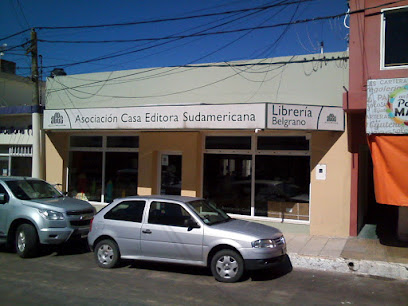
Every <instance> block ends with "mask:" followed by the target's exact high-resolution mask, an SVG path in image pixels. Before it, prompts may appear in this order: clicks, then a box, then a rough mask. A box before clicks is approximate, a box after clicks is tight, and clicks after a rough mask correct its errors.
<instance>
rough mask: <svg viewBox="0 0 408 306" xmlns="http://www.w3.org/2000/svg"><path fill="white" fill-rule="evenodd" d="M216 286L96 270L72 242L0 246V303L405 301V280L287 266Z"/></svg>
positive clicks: (181, 269) (206, 277) (144, 268)
mask: <svg viewBox="0 0 408 306" xmlns="http://www.w3.org/2000/svg"><path fill="white" fill-rule="evenodd" d="M291 270H292V269H291V266H290V262H289V261H288V262H287V263H286V264H284V265H282V266H280V267H278V269H277V270H276V272H275V273H274V272H271V271H268V272H266V273H257V274H253V275H249V276H248V277H247V278H246V279H244V280H243V281H242V282H240V283H235V284H223V283H219V282H217V281H215V280H214V278H213V277H212V276H211V275H210V274H209V272H208V271H207V270H206V269H202V268H195V267H185V266H175V265H162V264H154V263H142V262H125V263H124V264H123V265H122V266H121V267H119V268H117V269H113V270H104V269H101V268H98V267H97V266H96V264H95V262H94V259H93V254H92V253H90V252H88V251H87V249H86V247H84V246H83V245H79V244H73V245H67V246H65V247H64V248H58V249H51V250H48V251H46V252H44V254H43V255H42V256H41V257H38V258H34V259H25V260H23V259H20V258H19V257H18V256H17V255H16V254H13V253H8V252H6V251H5V250H4V248H1V249H0V284H1V285H0V297H1V305H16V304H18V305H45V304H48V305H68V304H69V305H72V304H77V305H93V304H94V305H96V304H98V305H131V304H133V305H136V304H137V305H204V304H205V305H221V304H223V305H256V304H258V305H273V304H289V305H299V304H302V305H317V304H320V305H348V304H357V305H363V304H366V305H367V304H370V305H385V304H386V305H406V302H407V300H408V282H404V281H399V280H390V279H382V278H369V277H361V276H355V275H345V274H334V273H329V272H317V271H316V272H311V271H306V270H299V269H297V270H292V271H291Z"/></svg>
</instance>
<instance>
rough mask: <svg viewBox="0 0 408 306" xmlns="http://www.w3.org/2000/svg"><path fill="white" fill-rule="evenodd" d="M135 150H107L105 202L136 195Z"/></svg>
mask: <svg viewBox="0 0 408 306" xmlns="http://www.w3.org/2000/svg"><path fill="white" fill-rule="evenodd" d="M138 156H139V155H138V153H137V152H107V153H106V166H105V202H108V203H110V202H112V200H113V199H115V198H119V197H126V196H132V195H137V169H138Z"/></svg>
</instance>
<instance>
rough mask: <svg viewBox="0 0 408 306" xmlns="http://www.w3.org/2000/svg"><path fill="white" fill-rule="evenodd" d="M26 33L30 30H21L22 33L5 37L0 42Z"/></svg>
mask: <svg viewBox="0 0 408 306" xmlns="http://www.w3.org/2000/svg"><path fill="white" fill-rule="evenodd" d="M28 31H31V29H25V30H23V31H20V32H17V33H14V34H12V35H9V36H6V37H3V38H0V41H2V40H6V39H10V38H12V37H14V36H18V35H20V34H23V33H25V32H28Z"/></svg>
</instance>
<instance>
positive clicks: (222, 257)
mask: <svg viewBox="0 0 408 306" xmlns="http://www.w3.org/2000/svg"><path fill="white" fill-rule="evenodd" d="M211 272H212V274H213V275H214V277H215V279H216V280H218V281H220V282H224V283H233V282H236V281H238V280H239V279H240V278H241V277H242V275H243V273H244V261H243V259H242V257H241V255H239V254H238V253H237V252H235V251H233V250H221V251H219V252H218V253H216V254H215V255H214V257H213V258H212V260H211Z"/></svg>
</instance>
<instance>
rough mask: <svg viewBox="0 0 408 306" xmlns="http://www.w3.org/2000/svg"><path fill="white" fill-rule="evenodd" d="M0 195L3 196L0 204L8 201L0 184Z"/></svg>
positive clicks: (5, 192)
mask: <svg viewBox="0 0 408 306" xmlns="http://www.w3.org/2000/svg"><path fill="white" fill-rule="evenodd" d="M0 194H3V195H4V196H3V198H2V199H0V204H5V203H7V201H8V194H7V191H6V189H5V188H4V187H3V186H2V185H1V184H0Z"/></svg>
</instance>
